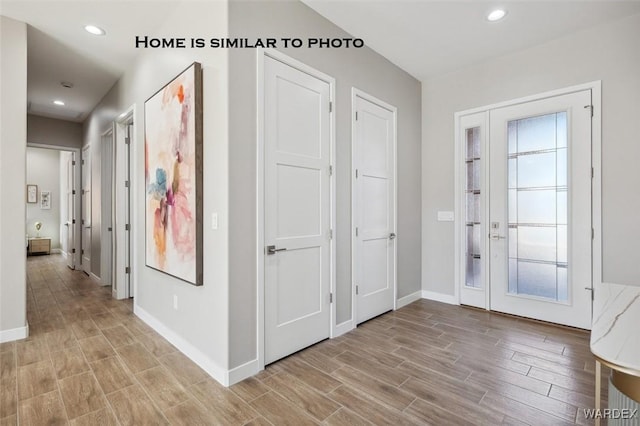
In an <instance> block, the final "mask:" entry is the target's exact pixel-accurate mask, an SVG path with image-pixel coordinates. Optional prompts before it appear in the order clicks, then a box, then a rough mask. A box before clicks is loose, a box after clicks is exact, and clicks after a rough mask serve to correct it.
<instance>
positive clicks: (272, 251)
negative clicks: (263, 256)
mask: <svg viewBox="0 0 640 426" xmlns="http://www.w3.org/2000/svg"><path fill="white" fill-rule="evenodd" d="M285 250H286V248H279V249H277V248H276V246H267V254H269V255H271V254H276V253H277V252H279V251H285Z"/></svg>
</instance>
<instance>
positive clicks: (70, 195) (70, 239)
mask: <svg viewBox="0 0 640 426" xmlns="http://www.w3.org/2000/svg"><path fill="white" fill-rule="evenodd" d="M74 169H75V153H73V152H71V153H69V154H67V161H66V171H67V173H66V178H65V196H66V197H67V200H66V205H67V208H66V214H67V217H65V218H64V226H65V229H66V248H67V266H68V267H69V268H71V269H75V267H76V264H75V258H76V254H75V251H76V246H75V239H74V236H75V223H76V222H75V201H74V198H75V179H74V178H73V176H74Z"/></svg>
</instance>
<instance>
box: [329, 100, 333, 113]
mask: <svg viewBox="0 0 640 426" xmlns="http://www.w3.org/2000/svg"><path fill="white" fill-rule="evenodd" d="M329 112H330V113H331V112H333V102H329Z"/></svg>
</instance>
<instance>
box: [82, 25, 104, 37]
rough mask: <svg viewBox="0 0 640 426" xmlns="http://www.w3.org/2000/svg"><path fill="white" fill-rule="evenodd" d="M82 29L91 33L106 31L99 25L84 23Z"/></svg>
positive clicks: (98, 33) (97, 33)
mask: <svg viewBox="0 0 640 426" xmlns="http://www.w3.org/2000/svg"><path fill="white" fill-rule="evenodd" d="M84 29H85V31H86V32H88V33H91V34H93V35H99V36H101V35H105V34H106V33H107V32H106V31H105V30H103V29H102V28H100V27H96V26H95V25H85V26H84Z"/></svg>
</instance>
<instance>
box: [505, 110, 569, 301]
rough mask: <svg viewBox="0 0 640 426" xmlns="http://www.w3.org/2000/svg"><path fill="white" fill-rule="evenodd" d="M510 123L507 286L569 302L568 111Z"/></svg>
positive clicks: (514, 292) (520, 292)
mask: <svg viewBox="0 0 640 426" xmlns="http://www.w3.org/2000/svg"><path fill="white" fill-rule="evenodd" d="M507 126H508V127H507V130H508V136H507V139H508V141H507V143H508V150H509V152H508V156H507V158H508V160H507V161H508V168H507V169H508V185H507V188H508V189H507V191H508V217H509V235H508V239H509V240H508V247H509V290H508V291H509V294H512V295H526V296H536V297H542V298H545V299H551V300H555V301H558V302H565V303H566V302H567V301H568V296H569V292H568V280H567V268H568V266H569V265H568V263H567V233H568V230H567V228H568V220H567V217H568V216H567V199H568V198H567V194H568V189H569V188H568V186H567V184H568V179H567V158H568V153H567V150H568V148H567V113H566V112H558V113H553V114H546V115H541V116H536V117H528V118H522V119H519V120H513V121H509V122H508V124H507Z"/></svg>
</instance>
